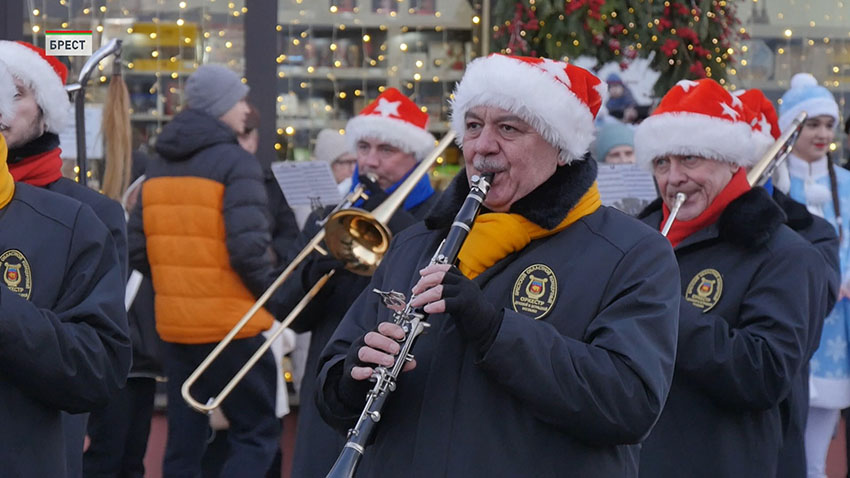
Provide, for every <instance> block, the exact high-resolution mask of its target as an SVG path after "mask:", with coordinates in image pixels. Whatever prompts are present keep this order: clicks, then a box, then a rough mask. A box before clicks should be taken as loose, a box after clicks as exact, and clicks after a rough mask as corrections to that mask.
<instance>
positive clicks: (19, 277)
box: [0, 249, 32, 300]
mask: <svg viewBox="0 0 850 478" xmlns="http://www.w3.org/2000/svg"><path fill="white" fill-rule="evenodd" d="M0 274H3V282H4V283H5V284H6V287H8V288H9V290H10V291H12V292H14V293H16V294H18V295H19V296H21V297H23V298H24V299H27V300H29V298H30V294H32V271H31V270H30V263H29V261H27V258H26V257H24V254H23V253H22V252H21V251H19V250H17V249H9V250H8V251H6V252H4V253H3V254H0Z"/></svg>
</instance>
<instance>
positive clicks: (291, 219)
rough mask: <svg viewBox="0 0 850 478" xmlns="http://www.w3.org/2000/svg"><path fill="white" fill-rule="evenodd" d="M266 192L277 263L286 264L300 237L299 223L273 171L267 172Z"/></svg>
mask: <svg viewBox="0 0 850 478" xmlns="http://www.w3.org/2000/svg"><path fill="white" fill-rule="evenodd" d="M265 182H266V194H268V197H269V215H270V216H271V233H272V248H273V249H274V252H275V255H276V256H277V262H276V263H277V264H278V265H279V266H280V265H285V264H286V255H287V253H288V251H289V248H290V247H291V246H292V243H294V242H295V239H296V238H297V237H298V223H297V222H296V221H295V214H294V213H293V212H292V208H291V207H289V204H288V203H287V202H286V198H285V197H284V196H283V191H281V190H280V185H278V183H277V180H276V179H275V178H274V175H272V174H271V172H268V173H266V178H265Z"/></svg>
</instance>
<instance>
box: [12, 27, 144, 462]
mask: <svg viewBox="0 0 850 478" xmlns="http://www.w3.org/2000/svg"><path fill="white" fill-rule="evenodd" d="M14 48H16V47H15V46H11V47H10V45H9V44H7V43H6V42H3V45H2V46H0V55H7V54H8V53H9V52H10V49H14ZM30 60H32V61H31V62H30V63H20V64H17V65H15V67H16V68H21V67H24V68H27V73H31V74H33V75H34V80H35V81H36V82H38V83H37V85H36V88H37V89H36V91H42V93H44V94H46V93H45V90H46V91H47V92H50V91H54V92H58V91H61V89H62V85H61V82H60V80H59V77H58V76H57V75H56V74H55V73H54V70H53V69H52V68H51V67H50V66H48V64H47V62H43V64H42V63H41V62H42V60H41V59H40V58H39V57H38V55H35V58H32V57H30ZM4 65H5V64H4V63H3V62H2V61H0V225H2V227H0V277H2V279H3V280H2V285H0V370H2V372H0V403H2V406H0V423H2V432H0V463H2V465H0V466H2V472H0V474H2V475H3V476H26V477H29V476H49V477H57V478H64V477H77V476H79V472H80V470H79V469H76V470H73V469H71V467H72V465H73V463H77V464H81V462H82V453H83V448H82V439H83V436H82V433H83V432H84V431H85V429H84V428H68V426H67V425H66V424H65V423H63V412H68V413H72V414H80V413H84V412H90V411H92V410H95V409H97V408H100V407H103V406H105V405H106V404H107V403H109V401H110V400H111V399H112V397H113V396H114V395H115V394H116V393H117V392H118V389H119V388H120V387H122V386H123V385H124V380H125V378H126V376H127V371H128V370H129V368H130V338H129V336H128V334H127V317H126V313H125V311H124V277H123V276H122V270H123V267H122V262H123V261H122V260H121V259H120V258H119V256H118V250H117V248H116V244H115V239H114V237H113V235H112V234H111V233H110V231H109V229H108V228H107V226H106V225H104V223H103V222H102V221H101V220H100V219H98V217H97V215H96V214H95V213H94V212H93V211H92V208H90V207H89V206H87V205H86V204H84V203H82V202H80V201H78V200H76V199H74V198H71V197H68V196H66V195H63V194H57V193H56V192H52V191H50V189H53V188H52V187H51V186H55V185H56V182H57V181H56V180H54V181H53V182H51V183H49V184H50V186H47V187H36V186H33V185H30V184H27V183H25V182H15V181H14V180H13V175H12V174H11V173H10V172H9V165H8V164H7V161H6V159H7V158H6V155H7V149H6V142H5V139H4V137H5V136H6V135H9V137H11V138H13V139H14V141H16V144H22V143H20V141H21V137H22V136H21V133H22V128H23V131H30V132H32V130H35V131H37V132H39V133H38V134H36V135H35V136H31V138H32V137H36V138H37V137H40V136H41V135H43V133H44V130H47V131H50V130H51V129H52V128H56V127H57V126H58V123H55V122H54V120H56V119H59V120H61V119H62V115H61V112H62V111H63V109H62V106H63V105H62V104H53V103H49V102H48V103H44V104H39V103H38V102H37V101H36V100H35V99H34V93H33V86H32V85H30V84H28V83H25V82H23V81H22V80H21V79H20V78H19V77H17V78H14V79H13V77H12V75H10V74H9V72H7V70H6V67H5V66H4ZM10 70H12V71H15V70H14V69H13V68H10ZM38 88H41V89H38ZM59 97H61V98H62V99H64V100H65V102H66V103H67V98H66V97H62V96H61V95H59ZM12 98H14V100H13V99H12ZM38 98H39V99H40V100H41V99H43V98H42V97H41V96H38ZM10 106H11V108H10ZM54 107H55V109H53V108H54ZM13 111H14V113H13ZM54 113H55V115H54ZM57 115H58V118H57ZM56 130H58V128H57V129H56ZM59 189H61V188H59ZM75 416H77V415H75ZM69 433H70V434H71V435H72V437H73V438H78V439H79V441H78V442H76V443H75V441H68V438H69V436H68V435H69Z"/></svg>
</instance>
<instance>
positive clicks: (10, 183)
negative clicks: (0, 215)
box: [0, 134, 15, 209]
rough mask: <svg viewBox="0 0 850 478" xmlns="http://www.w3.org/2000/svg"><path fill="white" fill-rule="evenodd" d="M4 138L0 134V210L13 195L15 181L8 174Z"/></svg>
mask: <svg viewBox="0 0 850 478" xmlns="http://www.w3.org/2000/svg"><path fill="white" fill-rule="evenodd" d="M7 153H8V150H7V149H6V138H4V137H3V135H2V134H0V209H3V208H4V207H6V205H8V204H9V202H11V201H12V196H14V195H15V180H14V179H13V178H12V174H11V173H9V165H8V164H6V154H7Z"/></svg>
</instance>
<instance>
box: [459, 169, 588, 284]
mask: <svg viewBox="0 0 850 478" xmlns="http://www.w3.org/2000/svg"><path fill="white" fill-rule="evenodd" d="M601 205H602V200H601V199H600V198H599V189H598V188H597V185H596V181H594V182H593V184H592V185H591V186H590V188H589V189H588V190H587V192H586V193H584V196H582V197H581V199H579V201H578V203H577V204H576V205H575V206H574V207H573V208H572V209H570V212H569V213H568V214H567V217H565V218H564V220H563V221H561V223H560V224H558V225H557V226H555V228H554V229H551V230H550V229H544V228H542V227H540V226H538V225H537V224H535V223H533V222H531V221H529V220H528V219H526V218H524V217H522V216H520V215H519V214H513V213H504V212H494V213H487V214H482V215H480V216H478V217H477V218H475V223H474V224H473V225H472V230H471V231H469V236H467V238H466V241H464V243H463V247H461V249H460V253H459V254H458V268H459V269H460V271H461V272H462V273H463V275H465V276H466V277H468V278H470V279H474V278H475V277H477V276H478V274H481V273H482V272H484V271H485V270H487V269H488V268H490V266H492V265H493V264H495V263H496V262H498V261H499V260H500V259H503V258H505V257H507V256H508V255H509V254H511V253H513V252H516V251H519V250H522V249H523V248H524V247H525V246H527V245H528V243H529V242H531V241H533V240H535V239H540V238H541V237H546V236H551V235H552V234H555V233H557V232H559V231H561V230H562V229H565V228H566V227H567V226H569V225H570V224H572V223H574V222H576V221H578V220H579V219H581V218H583V217H584V216H587V215H588V214H592V213H593V212H594V211H596V210H597V209H599V206H601Z"/></svg>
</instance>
